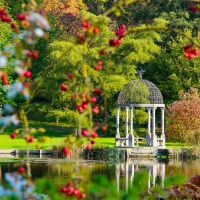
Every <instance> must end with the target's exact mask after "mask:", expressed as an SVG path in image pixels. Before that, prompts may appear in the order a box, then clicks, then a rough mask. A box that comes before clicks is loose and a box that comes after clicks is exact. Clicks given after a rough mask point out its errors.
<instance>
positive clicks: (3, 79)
mask: <svg viewBox="0 0 200 200" xmlns="http://www.w3.org/2000/svg"><path fill="white" fill-rule="evenodd" d="M0 77H1V81H2V83H3V84H4V85H9V82H8V76H7V74H5V73H2V72H1V73H0Z"/></svg>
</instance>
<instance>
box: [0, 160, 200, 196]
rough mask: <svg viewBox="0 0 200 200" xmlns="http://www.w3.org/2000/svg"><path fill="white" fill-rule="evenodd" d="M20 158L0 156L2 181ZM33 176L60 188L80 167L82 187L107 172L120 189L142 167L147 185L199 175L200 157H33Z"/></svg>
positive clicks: (86, 187)
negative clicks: (119, 159) (108, 159)
mask: <svg viewBox="0 0 200 200" xmlns="http://www.w3.org/2000/svg"><path fill="white" fill-rule="evenodd" d="M19 164H20V163H19V161H14V160H4V161H3V160H0V181H2V179H3V176H4V173H6V172H12V171H14V170H16V169H17V167H18V166H19ZM31 169H32V176H33V177H34V178H37V177H46V178H47V179H49V180H51V181H52V182H53V183H54V184H55V186H56V188H57V189H59V188H61V187H62V186H64V185H65V184H66V183H67V182H68V181H69V180H71V175H73V173H74V172H75V171H76V170H77V169H78V170H77V171H78V172H79V173H80V176H81V177H83V187H84V189H85V190H86V192H87V191H88V187H89V186H88V185H89V183H90V182H91V180H92V177H93V176H95V175H99V174H102V175H105V176H107V178H108V179H109V180H110V181H113V182H116V184H117V185H116V187H117V188H118V189H123V190H124V189H126V188H127V187H128V186H129V185H130V184H131V182H132V181H133V179H134V175H135V174H136V173H138V172H140V171H142V170H147V172H148V174H149V180H148V181H147V184H148V187H152V186H153V185H156V184H161V185H162V186H163V187H164V180H165V178H166V177H167V176H173V175H175V174H184V175H185V176H186V177H187V178H188V179H189V178H191V177H194V176H196V175H200V160H161V161H159V160H156V159H152V160H141V159H130V160H128V161H127V162H122V163H115V162H104V161H92V160H79V161H78V164H75V163H74V162H73V161H72V160H67V159H53V158H52V159H42V160H40V159H33V160H31Z"/></svg>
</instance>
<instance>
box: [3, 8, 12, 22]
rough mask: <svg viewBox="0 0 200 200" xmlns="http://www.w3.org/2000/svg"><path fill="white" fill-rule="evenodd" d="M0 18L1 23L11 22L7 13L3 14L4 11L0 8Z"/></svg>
mask: <svg viewBox="0 0 200 200" xmlns="http://www.w3.org/2000/svg"><path fill="white" fill-rule="evenodd" d="M0 18H1V20H2V22H8V23H10V22H11V21H12V20H11V18H10V17H8V15H7V13H6V12H5V10H4V9H3V8H0Z"/></svg>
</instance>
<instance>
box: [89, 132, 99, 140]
mask: <svg viewBox="0 0 200 200" xmlns="http://www.w3.org/2000/svg"><path fill="white" fill-rule="evenodd" d="M90 136H91V137H92V138H97V137H98V134H97V133H96V132H95V131H94V130H92V131H91V132H90Z"/></svg>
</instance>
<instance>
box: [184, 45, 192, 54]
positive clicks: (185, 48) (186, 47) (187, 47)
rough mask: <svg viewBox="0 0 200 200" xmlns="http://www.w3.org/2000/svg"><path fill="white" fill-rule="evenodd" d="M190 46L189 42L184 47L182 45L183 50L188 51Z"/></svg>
mask: <svg viewBox="0 0 200 200" xmlns="http://www.w3.org/2000/svg"><path fill="white" fill-rule="evenodd" d="M191 47H192V46H191V45H190V44H189V45H186V46H184V47H183V50H184V52H186V53H188V52H189V51H190V50H191Z"/></svg>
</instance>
